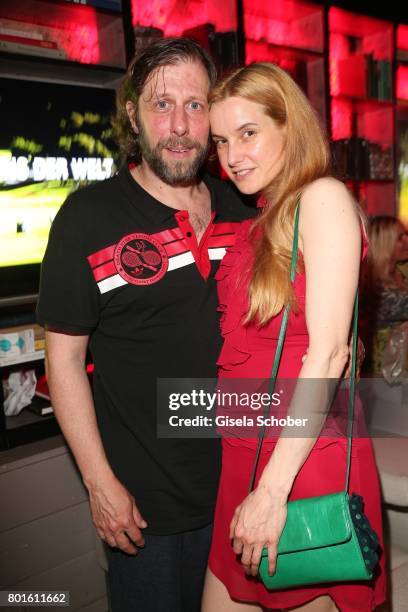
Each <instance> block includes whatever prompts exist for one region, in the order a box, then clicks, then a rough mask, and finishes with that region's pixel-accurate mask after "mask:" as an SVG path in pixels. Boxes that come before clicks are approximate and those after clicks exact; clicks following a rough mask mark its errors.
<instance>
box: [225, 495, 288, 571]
mask: <svg viewBox="0 0 408 612" xmlns="http://www.w3.org/2000/svg"><path fill="white" fill-rule="evenodd" d="M286 515H287V503H286V498H276V497H274V496H273V495H272V493H271V491H270V490H269V489H268V488H267V487H266V486H263V485H258V488H257V489H255V490H254V491H252V493H250V494H249V495H248V497H247V498H246V499H244V501H243V502H242V504H240V505H239V506H238V507H237V508H236V510H235V513H234V516H233V519H232V521H231V525H230V538H231V539H232V540H233V543H232V544H233V549H234V552H235V554H237V555H241V563H242V565H243V566H244V569H245V572H246V573H247V574H249V575H252V576H257V574H258V570H259V564H260V561H261V556H262V549H263V548H264V547H265V546H266V547H267V548H268V572H269V574H270V575H273V574H274V573H275V568H276V556H277V548H278V542H279V538H280V536H281V533H282V531H283V528H284V526H285V522H286Z"/></svg>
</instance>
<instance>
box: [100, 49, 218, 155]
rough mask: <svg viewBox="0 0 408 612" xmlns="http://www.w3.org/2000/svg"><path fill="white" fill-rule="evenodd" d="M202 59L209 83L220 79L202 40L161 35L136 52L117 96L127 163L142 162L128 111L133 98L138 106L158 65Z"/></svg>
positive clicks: (118, 132) (116, 121)
mask: <svg viewBox="0 0 408 612" xmlns="http://www.w3.org/2000/svg"><path fill="white" fill-rule="evenodd" d="M188 61H198V62H200V63H201V64H202V66H203V67H204V68H205V70H206V72H207V75H208V80H209V86H210V87H213V86H214V85H215V82H216V80H217V69H216V67H215V65H214V62H213V61H212V59H211V57H210V56H209V54H208V53H207V51H205V50H204V49H203V48H202V47H200V45H199V44H198V43H196V42H195V41H193V40H190V39H189V38H160V39H159V40H157V41H155V42H154V43H152V44H151V45H149V46H148V47H147V48H146V49H144V50H143V51H141V52H140V53H138V54H137V55H135V57H134V58H133V60H132V61H131V63H130V64H129V67H128V69H127V72H126V75H125V76H124V78H123V80H122V83H121V85H120V87H119V89H118V92H117V95H116V115H115V117H114V118H113V121H112V125H113V130H114V134H115V137H116V140H117V142H118V144H119V147H120V150H121V154H122V157H123V158H124V160H126V161H127V162H134V163H139V162H140V161H141V152H140V147H139V142H138V135H137V134H136V133H135V131H134V129H133V127H132V125H131V123H130V120H129V117H128V114H127V111H126V102H128V101H131V102H133V104H134V105H135V108H136V109H137V106H138V102H139V98H140V95H141V93H142V91H143V88H144V86H145V85H146V83H147V81H148V80H149V78H150V77H151V76H152V74H153V73H154V72H155V70H157V69H158V68H161V67H163V66H174V65H175V64H178V63H180V62H188Z"/></svg>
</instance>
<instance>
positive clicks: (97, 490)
mask: <svg viewBox="0 0 408 612" xmlns="http://www.w3.org/2000/svg"><path fill="white" fill-rule="evenodd" d="M45 338H46V358H45V365H46V371H47V378H48V384H49V389H50V395H51V400H52V405H53V408H54V413H55V416H56V418H57V420H58V423H59V425H60V427H61V430H62V432H63V434H64V436H65V439H66V441H67V442H68V445H69V446H70V448H71V450H72V453H73V455H74V457H75V460H76V462H77V464H78V467H79V470H80V472H81V475H82V478H83V481H84V484H85V486H86V488H87V490H88V493H89V501H90V506H91V513H92V519H93V522H94V524H95V527H96V530H97V532H98V534H99V536H100V537H101V538H102V539H103V540H106V542H107V543H108V544H109V545H110V546H116V547H118V548H120V549H121V550H123V551H125V552H127V553H130V554H135V553H136V552H137V548H136V546H135V545H134V544H136V545H137V546H143V545H144V540H143V535H142V533H141V531H140V529H141V528H144V527H146V526H147V523H146V521H144V519H143V518H142V516H141V514H140V512H139V510H138V508H137V506H136V503H135V500H134V498H133V497H132V496H131V495H130V493H129V492H128V491H127V490H126V488H125V487H124V486H123V485H122V484H121V483H120V482H119V480H118V479H117V478H116V476H115V475H114V473H113V471H112V469H111V467H110V465H109V463H108V460H107V457H106V455H105V451H104V448H103V445H102V440H101V437H100V433H99V429H98V425H97V421H96V416H95V407H94V403H93V398H92V393H91V388H90V385H89V381H88V377H87V374H86V369H85V357H86V349H87V346H88V340H89V336H75V335H68V334H64V333H57V332H56V331H49V330H47V331H46V333H45Z"/></svg>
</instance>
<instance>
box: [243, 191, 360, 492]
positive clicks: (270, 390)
mask: <svg viewBox="0 0 408 612" xmlns="http://www.w3.org/2000/svg"><path fill="white" fill-rule="evenodd" d="M299 200H300V196H299V197H298V201H297V206H296V211H295V223H294V230H293V246H292V261H291V267H290V280H291V282H292V283H293V282H294V280H295V275H296V265H297V258H298V242H299V208H300V207H299ZM289 312H290V304H287V305H286V306H285V310H284V312H283V317H282V323H281V327H280V332H279V337H278V343H277V346H276V351H275V359H274V362H273V366H272V373H271V377H270V379H269V385H268V393H269V397H272V395H273V392H274V389H275V384H276V377H277V374H278V369H279V363H280V359H281V355H282V349H283V343H284V340H285V333H286V327H287V324H288V318H289ZM357 319H358V289H357V292H356V298H355V302H354V314H353V347H352V357H351V375H350V393H349V401H348V425H347V441H348V444H347V469H346V480H345V491H346V492H347V491H348V487H349V479H350V463H351V442H352V433H353V421H354V402H355V378H356V354H357ZM271 406H272V404H269V406H266V408H265V412H264V424H263V425H262V427H261V428H260V430H259V434H258V447H257V450H256V455H255V461H254V467H253V470H252V475H251V480H250V485H249V492H251V491H252V490H253V488H254V485H255V477H256V472H257V468H258V463H259V456H260V454H261V449H262V444H263V440H264V438H265V430H266V426H265V419H266V418H268V417H269V415H270V413H271Z"/></svg>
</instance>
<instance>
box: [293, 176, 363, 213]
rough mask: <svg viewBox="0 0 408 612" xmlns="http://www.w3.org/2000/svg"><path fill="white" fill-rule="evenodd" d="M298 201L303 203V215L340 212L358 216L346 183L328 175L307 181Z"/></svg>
mask: <svg viewBox="0 0 408 612" xmlns="http://www.w3.org/2000/svg"><path fill="white" fill-rule="evenodd" d="M300 202H301V204H303V206H301V212H302V216H303V217H305V216H306V217H308V216H314V215H316V214H319V215H324V216H326V215H329V216H337V215H339V214H340V213H343V214H347V213H349V214H350V213H352V216H354V217H355V218H357V216H358V215H357V206H356V203H355V201H354V199H353V196H352V195H351V193H350V191H349V190H348V189H347V187H346V185H345V184H344V183H342V182H341V181H339V180H337V179H335V178H333V177H330V176H327V177H322V178H319V179H316V180H315V181H313V182H312V183H309V184H308V185H307V187H305V189H304V190H303V191H302V196H301V200H300ZM302 209H303V211H302Z"/></svg>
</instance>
